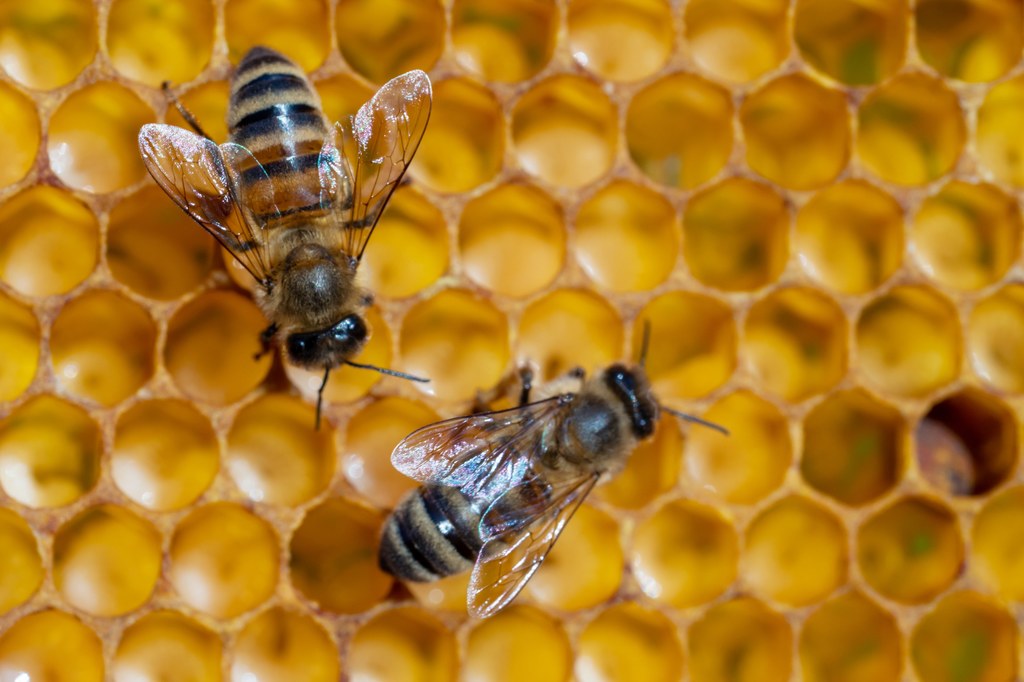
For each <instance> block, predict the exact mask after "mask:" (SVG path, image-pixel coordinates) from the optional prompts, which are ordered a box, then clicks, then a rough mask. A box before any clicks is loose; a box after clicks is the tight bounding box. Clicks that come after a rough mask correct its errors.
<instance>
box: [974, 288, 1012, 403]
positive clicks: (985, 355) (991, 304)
mask: <svg viewBox="0 0 1024 682" xmlns="http://www.w3.org/2000/svg"><path fill="white" fill-rule="evenodd" d="M967 346H968V357H970V359H971V363H972V364H973V366H974V371H975V372H976V373H977V374H978V376H979V377H981V379H982V380H983V381H984V382H985V383H987V384H988V385H990V386H992V387H993V388H996V389H998V390H1001V391H1007V392H1009V393H1020V392H1022V391H1024V351H1022V349H1024V286H1021V285H1019V284H1009V285H1007V286H1005V287H1003V288H1002V289H1000V290H999V291H997V292H995V293H994V294H992V295H991V296H989V297H987V298H985V299H982V300H981V301H979V302H978V304H977V305H975V306H974V310H972V311H971V316H970V318H969V321H968V323H967Z"/></svg>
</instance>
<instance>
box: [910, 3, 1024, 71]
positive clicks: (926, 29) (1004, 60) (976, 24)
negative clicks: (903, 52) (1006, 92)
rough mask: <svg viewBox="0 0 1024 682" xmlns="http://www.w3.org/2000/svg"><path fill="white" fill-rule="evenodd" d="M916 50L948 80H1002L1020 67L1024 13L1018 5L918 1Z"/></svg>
mask: <svg viewBox="0 0 1024 682" xmlns="http://www.w3.org/2000/svg"><path fill="white" fill-rule="evenodd" d="M914 18H915V22H914V27H915V28H916V29H917V32H916V36H915V37H916V39H917V40H916V44H917V50H918V52H919V53H920V54H921V58H922V59H924V61H925V62H926V63H927V64H928V65H929V66H931V67H933V68H934V69H935V70H936V71H938V72H939V73H940V74H942V75H943V76H946V77H948V78H956V79H959V80H963V81H970V82H975V83H977V82H981V81H990V80H994V79H996V78H999V77H1000V76H1002V75H1003V74H1005V73H1006V72H1007V71H1009V70H1010V69H1011V68H1012V67H1013V66H1014V65H1016V64H1017V62H1019V61H1020V53H1021V48H1022V47H1024V11H1022V8H1021V5H1020V3H1017V2H1013V0H996V1H995V2H977V0H919V2H917V3H916V7H915V8H914Z"/></svg>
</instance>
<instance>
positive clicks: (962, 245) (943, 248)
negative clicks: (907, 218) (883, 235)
mask: <svg viewBox="0 0 1024 682" xmlns="http://www.w3.org/2000/svg"><path fill="white" fill-rule="evenodd" d="M1021 228H1022V225H1021V217H1020V210H1019V209H1018V207H1017V200H1016V199H1014V198H1013V197H1011V196H1009V195H1007V194H1005V193H1003V192H1002V191H1001V190H1000V189H998V188H997V187H996V186H995V185H990V184H987V183H983V184H975V183H968V182H963V181H960V180H954V181H953V182H950V183H949V184H948V185H946V186H945V187H943V188H942V189H941V190H940V191H939V192H938V193H937V194H933V195H931V196H929V197H928V198H926V199H925V200H924V203H923V204H922V205H921V208H920V209H919V210H918V212H917V215H916V216H914V223H913V226H912V227H911V231H910V238H911V240H912V241H913V248H911V250H910V251H911V253H913V254H914V255H915V256H916V257H917V261H918V263H920V265H921V268H922V269H923V270H924V271H925V273H926V274H927V275H928V276H929V277H931V278H932V279H934V280H935V281H937V282H938V283H939V284H942V285H944V286H947V287H950V288H952V289H960V290H973V289H980V288H981V287H983V286H986V285H989V284H992V283H993V282H996V281H998V280H999V279H1001V278H1002V277H1003V275H1005V274H1006V271H1007V270H1008V269H1009V268H1010V266H1011V265H1012V264H1013V263H1014V262H1015V261H1016V260H1017V253H1018V251H1019V250H1020V233H1021Z"/></svg>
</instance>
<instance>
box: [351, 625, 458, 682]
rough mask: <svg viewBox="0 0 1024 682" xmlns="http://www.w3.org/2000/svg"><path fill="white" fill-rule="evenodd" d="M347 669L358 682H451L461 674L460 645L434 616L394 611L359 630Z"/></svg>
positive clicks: (354, 636)
mask: <svg viewBox="0 0 1024 682" xmlns="http://www.w3.org/2000/svg"><path fill="white" fill-rule="evenodd" d="M346 667H347V669H348V672H349V674H350V675H351V677H352V678H353V679H357V680H373V682H402V681H404V680H419V681H420V682H449V681H450V680H454V679H456V676H457V674H458V669H459V654H458V646H457V645H456V642H455V635H453V634H452V632H451V630H449V629H448V628H447V627H446V626H445V625H444V623H442V622H441V621H440V620H438V619H437V618H435V617H434V616H433V615H431V614H430V613H428V612H426V611H423V610H422V609H417V608H413V607H402V608H397V609H390V610H387V611H383V612H380V613H378V614H377V615H376V616H374V617H373V618H371V619H370V620H369V621H366V622H365V623H363V624H362V625H361V626H360V627H359V629H358V630H356V631H355V634H353V635H352V639H351V641H350V642H349V649H348V659H347V660H346Z"/></svg>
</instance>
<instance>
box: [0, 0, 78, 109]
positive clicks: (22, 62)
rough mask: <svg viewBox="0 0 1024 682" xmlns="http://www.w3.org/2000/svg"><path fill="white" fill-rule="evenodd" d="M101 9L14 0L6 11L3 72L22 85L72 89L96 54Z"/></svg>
mask: <svg viewBox="0 0 1024 682" xmlns="http://www.w3.org/2000/svg"><path fill="white" fill-rule="evenodd" d="M96 32H97V21H96V7H95V5H94V4H93V3H92V2H91V1H90V0H49V1H48V2H33V1H32V0H14V1H13V2H5V3H4V5H3V7H0V67H3V69H4V71H6V72H7V75H9V76H10V77H11V78H13V79H14V80H16V81H18V82H19V83H21V84H22V85H27V86H28V87H30V88H36V89H39V90H51V89H53V88H58V87H60V86H62V85H67V84H68V83H70V82H71V81H73V80H74V79H75V78H76V77H77V76H78V74H79V73H81V72H82V69H84V68H85V67H86V66H87V65H88V64H89V62H91V61H92V59H93V56H94V55H95V54H96V45H97V42H98V40H97V35H96Z"/></svg>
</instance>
